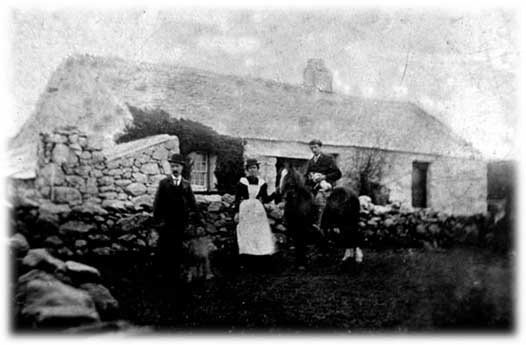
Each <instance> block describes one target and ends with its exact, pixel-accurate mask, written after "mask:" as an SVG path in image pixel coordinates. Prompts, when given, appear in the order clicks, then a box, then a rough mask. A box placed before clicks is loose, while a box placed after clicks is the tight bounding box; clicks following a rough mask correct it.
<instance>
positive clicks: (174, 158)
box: [168, 153, 186, 165]
mask: <svg viewBox="0 0 526 345" xmlns="http://www.w3.org/2000/svg"><path fill="white" fill-rule="evenodd" d="M168 162H170V163H178V164H181V165H186V161H185V159H184V157H183V155H181V154H178V153H176V154H174V155H172V157H170V159H169V160H168Z"/></svg>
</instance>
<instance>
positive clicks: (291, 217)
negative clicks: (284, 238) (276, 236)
mask: <svg viewBox="0 0 526 345" xmlns="http://www.w3.org/2000/svg"><path fill="white" fill-rule="evenodd" d="M285 169H286V170H287V174H286V175H285V176H282V178H281V181H280V186H279V194H280V196H281V198H282V199H283V200H284V201H285V210H284V218H285V222H286V225H287V230H288V231H289V233H290V234H291V235H292V238H293V240H294V245H295V247H296V264H298V265H300V266H304V265H305V263H306V257H305V250H306V241H307V236H308V234H309V231H310V230H311V227H312V223H313V220H314V215H315V213H314V207H313V198H312V194H311V193H310V191H309V189H308V188H307V187H306V186H305V182H304V179H303V176H302V175H301V174H300V173H299V172H298V171H297V170H296V169H295V168H294V167H293V166H291V165H287V166H286V167H285Z"/></svg>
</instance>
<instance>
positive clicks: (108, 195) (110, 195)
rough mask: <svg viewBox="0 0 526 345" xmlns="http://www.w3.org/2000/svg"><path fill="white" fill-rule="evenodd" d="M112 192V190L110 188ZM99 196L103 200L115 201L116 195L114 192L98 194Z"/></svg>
mask: <svg viewBox="0 0 526 345" xmlns="http://www.w3.org/2000/svg"><path fill="white" fill-rule="evenodd" d="M103 188H104V187H101V192H102V191H103ZM112 190H114V189H113V188H112ZM99 196H100V197H101V198H103V199H110V200H115V199H117V196H118V194H117V193H116V192H104V193H99Z"/></svg>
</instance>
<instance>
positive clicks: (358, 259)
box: [354, 247, 363, 263]
mask: <svg viewBox="0 0 526 345" xmlns="http://www.w3.org/2000/svg"><path fill="white" fill-rule="evenodd" d="M354 260H355V261H356V262H358V263H360V262H362V261H363V252H362V250H361V249H360V248H358V247H356V255H355V257H354Z"/></svg>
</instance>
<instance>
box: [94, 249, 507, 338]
mask: <svg viewBox="0 0 526 345" xmlns="http://www.w3.org/2000/svg"><path fill="white" fill-rule="evenodd" d="M234 259H235V258H230V259H229V258H224V259H223V260H220V261H222V262H221V264H222V266H223V269H222V270H221V271H220V272H219V274H218V276H217V277H216V278H215V279H214V280H211V281H208V282H202V283H193V284H191V285H190V286H188V291H184V292H180V293H174V290H173V288H170V287H163V286H162V284H161V283H160V282H159V281H158V280H156V279H155V278H154V277H153V275H152V272H153V269H152V267H151V266H150V264H149V263H148V262H141V263H138V262H135V263H130V261H129V260H128V261H127V262H121V263H119V262H113V263H112V264H111V265H108V264H105V265H104V266H101V265H100V264H99V265H97V267H99V268H100V269H101V270H102V271H103V277H111V278H110V279H108V281H107V284H108V287H109V288H110V290H111V291H112V292H113V294H114V296H115V297H116V298H117V300H119V301H120V303H121V307H122V317H123V318H126V319H128V320H131V321H132V322H134V323H136V324H140V325H155V327H157V328H159V329H168V330H181V331H196V332H197V331H201V330H217V331H221V332H225V331H234V332H243V331H246V332H253V331H265V332H268V331H270V332H272V331H276V332H278V331H279V332H282V331H292V332H300V331H334V332H372V331H402V332H403V331H434V330H457V329H462V330H476V329H480V330H485V331H487V330H499V331H506V330H510V329H511V327H512V315H513V313H512V307H511V306H512V290H511V286H512V280H511V279H512V274H511V273H512V270H511V267H510V259H509V258H504V257H495V255H493V254H491V253H489V252H485V251H481V250H477V249H454V250H449V251H444V252H415V251H413V252H410V251H407V250H405V251H400V252H393V251H378V252H373V251H366V260H365V262H364V263H363V264H362V265H361V266H360V267H355V266H354V265H347V266H342V265H341V264H339V263H338V261H337V258H336V257H334V258H324V257H321V256H319V255H315V256H314V257H312V258H311V265H310V266H309V268H308V269H307V271H305V272H302V271H298V270H296V269H295V268H294V266H293V265H292V263H291V258H290V257H289V256H288V255H280V256H277V257H275V258H274V260H273V262H272V264H269V263H265V264H264V269H255V268H252V269H248V270H244V271H240V270H238V269H237V268H236V266H237V265H236V262H235V261H234ZM176 295H178V296H176Z"/></svg>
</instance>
